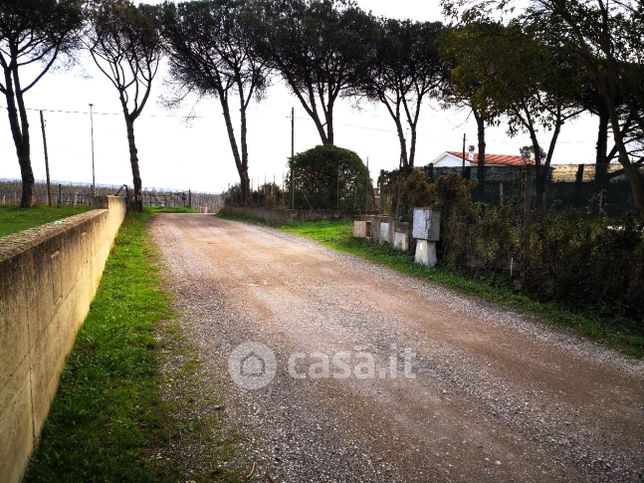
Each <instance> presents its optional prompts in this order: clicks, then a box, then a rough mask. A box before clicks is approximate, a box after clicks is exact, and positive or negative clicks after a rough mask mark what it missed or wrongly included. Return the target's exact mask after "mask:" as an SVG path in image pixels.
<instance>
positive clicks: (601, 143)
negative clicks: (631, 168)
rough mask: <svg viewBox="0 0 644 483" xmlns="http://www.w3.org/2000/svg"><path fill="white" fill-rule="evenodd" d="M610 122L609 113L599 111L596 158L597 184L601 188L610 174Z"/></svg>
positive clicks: (602, 110)
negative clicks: (608, 155)
mask: <svg viewBox="0 0 644 483" xmlns="http://www.w3.org/2000/svg"><path fill="white" fill-rule="evenodd" d="M609 122H610V119H609V116H608V113H607V112H606V111H605V110H604V109H601V110H600V111H599V129H598V131H597V145H596V158H595V182H596V183H597V184H599V185H600V186H604V185H605V184H606V175H607V174H608V157H607V154H608V124H609Z"/></svg>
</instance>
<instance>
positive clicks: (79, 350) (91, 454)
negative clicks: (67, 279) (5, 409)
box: [25, 210, 230, 482]
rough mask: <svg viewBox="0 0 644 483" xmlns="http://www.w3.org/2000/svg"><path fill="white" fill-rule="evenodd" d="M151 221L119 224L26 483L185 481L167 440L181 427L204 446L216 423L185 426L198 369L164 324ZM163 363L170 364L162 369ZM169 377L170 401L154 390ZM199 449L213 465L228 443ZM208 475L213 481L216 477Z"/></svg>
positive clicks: (166, 315)
mask: <svg viewBox="0 0 644 483" xmlns="http://www.w3.org/2000/svg"><path fill="white" fill-rule="evenodd" d="M151 216H152V214H151V213H150V211H149V210H147V211H146V212H145V213H142V214H130V215H128V217H127V219H126V221H125V222H124V224H123V226H122V227H121V230H120V232H119V235H118V237H117V239H116V242H115V247H114V250H113V252H112V254H111V256H110V258H109V259H108V261H107V264H106V267H105V271H104V273H103V278H102V280H101V284H100V287H99V290H98V292H97V295H96V298H95V299H94V301H93V302H92V306H91V309H90V312H89V315H88V317H87V319H86V320H85V322H84V324H83V325H82V327H81V328H80V330H79V333H78V336H77V339H76V343H75V346H74V349H73V350H72V352H71V354H70V356H69V358H68V360H67V364H66V366H65V369H64V370H63V373H62V376H61V380H60V385H59V388H58V393H57V395H56V398H55V399H54V402H53V404H52V406H51V409H50V413H49V416H48V419H47V421H46V423H45V426H44V428H43V431H42V434H41V441H40V445H39V447H38V448H37V450H36V452H35V453H34V455H33V457H32V460H31V463H30V466H29V469H28V474H27V476H26V478H25V481H34V482H36V481H38V482H42V481H137V482H139V481H141V482H146V481H150V482H152V481H177V480H181V479H185V478H184V476H183V475H181V473H183V471H182V470H180V468H182V466H181V465H180V464H179V463H180V461H178V460H179V459H180V458H181V457H182V456H181V455H179V454H178V453H177V450H176V448H177V447H179V448H180V445H177V444H175V443H174V442H176V441H177V440H182V434H183V433H185V432H186V431H185V425H190V426H194V430H193V431H192V432H191V437H192V438H196V439H197V440H203V441H206V443H207V441H208V439H209V438H211V434H212V433H213V430H214V429H217V428H215V427H214V426H213V425H214V424H215V423H217V424H220V421H210V420H208V419H205V418H204V419H203V420H201V421H200V424H199V425H196V424H195V423H194V421H193V422H192V423H191V422H190V418H191V417H192V416H191V415H192V414H195V413H198V412H199V411H198V410H197V408H196V407H195V404H197V403H198V401H196V400H195V398H191V397H190V394H188V395H186V394H185V393H184V391H189V390H191V389H190V388H191V387H194V386H196V385H198V381H197V379H196V378H197V368H198V366H199V363H198V361H197V359H196V355H195V354H194V351H193V350H192V349H191V348H190V346H189V344H188V343H187V342H186V340H185V339H184V338H183V336H182V334H181V331H180V329H179V327H178V324H176V323H174V322H173V321H172V318H173V317H174V314H173V313H172V311H171V309H170V299H169V295H168V294H167V293H166V292H164V290H163V289H162V280H161V276H160V273H159V267H158V265H157V264H156V263H155V257H156V253H155V248H154V246H153V245H152V244H151V242H150V241H149V240H148V238H147V234H146V221H147V220H148V219H149V218H150V217H151ZM170 357H172V358H174V361H175V362H174V363H173V364H169V366H170V368H169V370H168V371H165V370H162V369H163V368H164V367H165V366H166V365H168V364H166V361H167V360H168V358H170ZM176 377H180V378H181V379H182V381H183V386H182V387H181V388H180V389H177V390H175V391H173V394H172V399H173V400H175V401H169V400H167V398H164V396H163V394H164V393H163V391H162V387H163V385H164V384H165V385H168V381H172V380H174V379H175V378H176ZM184 396H185V397H184ZM178 415H179V416H178ZM171 448H174V449H171ZM208 448H209V450H210V451H209V453H208V455H207V457H208V458H209V459H210V460H211V461H212V462H213V464H216V463H217V462H218V460H219V458H220V457H221V458H224V457H228V453H229V452H230V447H229V445H228V443H226V444H218V442H217V441H216V442H215V443H213V445H211V446H208ZM194 466H195V467H197V466H198V465H197V462H194ZM202 466H203V467H204V468H205V470H208V471H209V467H208V465H205V466H204V465H202ZM217 471H218V472H217V473H214V475H215V476H217V475H220V476H221V475H222V473H221V472H220V471H219V470H217ZM199 474H202V472H201V470H199V471H197V475H199ZM212 474H213V473H212V472H210V473H208V475H212ZM192 479H195V480H201V479H203V480H205V479H207V478H206V477H204V478H198V477H195V478H192ZM221 479H222V480H224V479H227V478H224V477H223V476H222V477H221Z"/></svg>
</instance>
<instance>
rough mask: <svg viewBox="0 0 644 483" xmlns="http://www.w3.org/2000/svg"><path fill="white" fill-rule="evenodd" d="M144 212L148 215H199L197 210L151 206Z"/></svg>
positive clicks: (183, 207)
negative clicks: (147, 212) (148, 213)
mask: <svg viewBox="0 0 644 483" xmlns="http://www.w3.org/2000/svg"><path fill="white" fill-rule="evenodd" d="M145 210H146V211H149V212H150V213H199V211H198V210H195V209H194V208H188V207H187V206H153V207H150V208H146V209H145Z"/></svg>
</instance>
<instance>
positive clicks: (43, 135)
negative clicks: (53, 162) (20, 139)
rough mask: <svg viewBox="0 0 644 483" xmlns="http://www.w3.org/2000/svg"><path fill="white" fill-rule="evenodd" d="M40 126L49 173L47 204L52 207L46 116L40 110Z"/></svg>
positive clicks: (46, 172) (46, 169)
mask: <svg viewBox="0 0 644 483" xmlns="http://www.w3.org/2000/svg"><path fill="white" fill-rule="evenodd" d="M40 128H41V129H42V145H43V147H44V149H45V174H46V175H47V205H48V206H49V207H50V208H51V180H50V179H49V155H48V154H47V135H46V134H45V118H44V117H43V114H42V111H40Z"/></svg>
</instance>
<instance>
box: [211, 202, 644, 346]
mask: <svg viewBox="0 0 644 483" xmlns="http://www.w3.org/2000/svg"><path fill="white" fill-rule="evenodd" d="M219 216H220V217H222V218H226V219H232V220H238V221H245V222H249V223H256V224H262V225H266V226H273V227H276V228H279V229H281V230H283V231H286V232H288V233H292V234H294V235H298V236H303V237H306V238H311V239H313V240H317V241H319V242H320V243H322V244H323V245H325V246H328V247H330V248H333V249H334V250H337V251H340V252H344V253H349V254H351V255H355V256H358V257H360V258H364V259H366V260H369V261H371V262H374V263H377V264H379V265H383V266H386V267H389V268H392V269H394V270H396V271H398V272H401V273H404V274H407V275H412V276H414V277H419V278H422V279H426V280H430V281H432V282H436V283H439V284H441V285H444V286H446V287H450V288H454V289H456V290H458V291H460V292H462V293H466V294H470V295H476V296H479V297H481V298H483V299H484V300H486V301H488V302H492V303H494V304H497V305H499V306H501V307H504V308H509V309H513V310H516V311H517V312H520V313H523V314H527V315H536V316H538V317H540V318H541V319H543V320H545V321H547V322H549V323H551V324H553V325H555V326H557V327H559V328H563V329H567V330H572V331H573V332H574V333H576V334H578V335H581V336H584V337H587V338H590V339H592V340H595V341H600V342H603V343H606V344H608V345H610V346H612V347H613V348H615V349H617V350H620V351H622V352H624V353H626V354H629V355H633V356H635V357H638V358H642V357H644V337H643V336H642V334H641V328H639V329H638V327H637V323H636V322H635V321H633V322H632V323H631V324H630V325H628V324H626V325H612V324H608V323H606V322H604V321H603V320H602V318H601V317H600V316H598V315H597V314H594V313H593V312H592V307H591V308H589V310H588V313H583V314H581V313H576V312H573V311H571V310H569V309H567V308H566V307H562V306H559V305H557V304H554V303H549V302H540V301H537V300H534V299H532V298H530V297H529V296H527V295H525V294H523V293H519V292H515V291H513V290H512V289H511V288H510V287H509V286H508V284H507V280H502V279H500V278H498V277H494V276H487V277H483V276H482V277H473V276H467V275H464V274H462V273H459V272H457V271H455V270H454V269H451V268H449V267H446V266H443V265H438V266H436V267H433V268H428V267H426V266H424V265H421V264H418V263H415V262H414V260H413V259H412V258H411V257H410V256H408V255H407V254H405V253H403V252H400V251H397V250H394V249H393V248H391V247H390V246H389V245H380V246H378V245H375V244H373V243H371V242H369V241H368V240H365V239H358V238H354V237H353V236H352V226H353V222H351V221H307V222H296V223H291V224H288V225H271V224H269V223H265V222H263V221H261V220H257V219H254V218H251V217H247V216H237V215H232V214H229V213H228V214H220V215H219Z"/></svg>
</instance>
